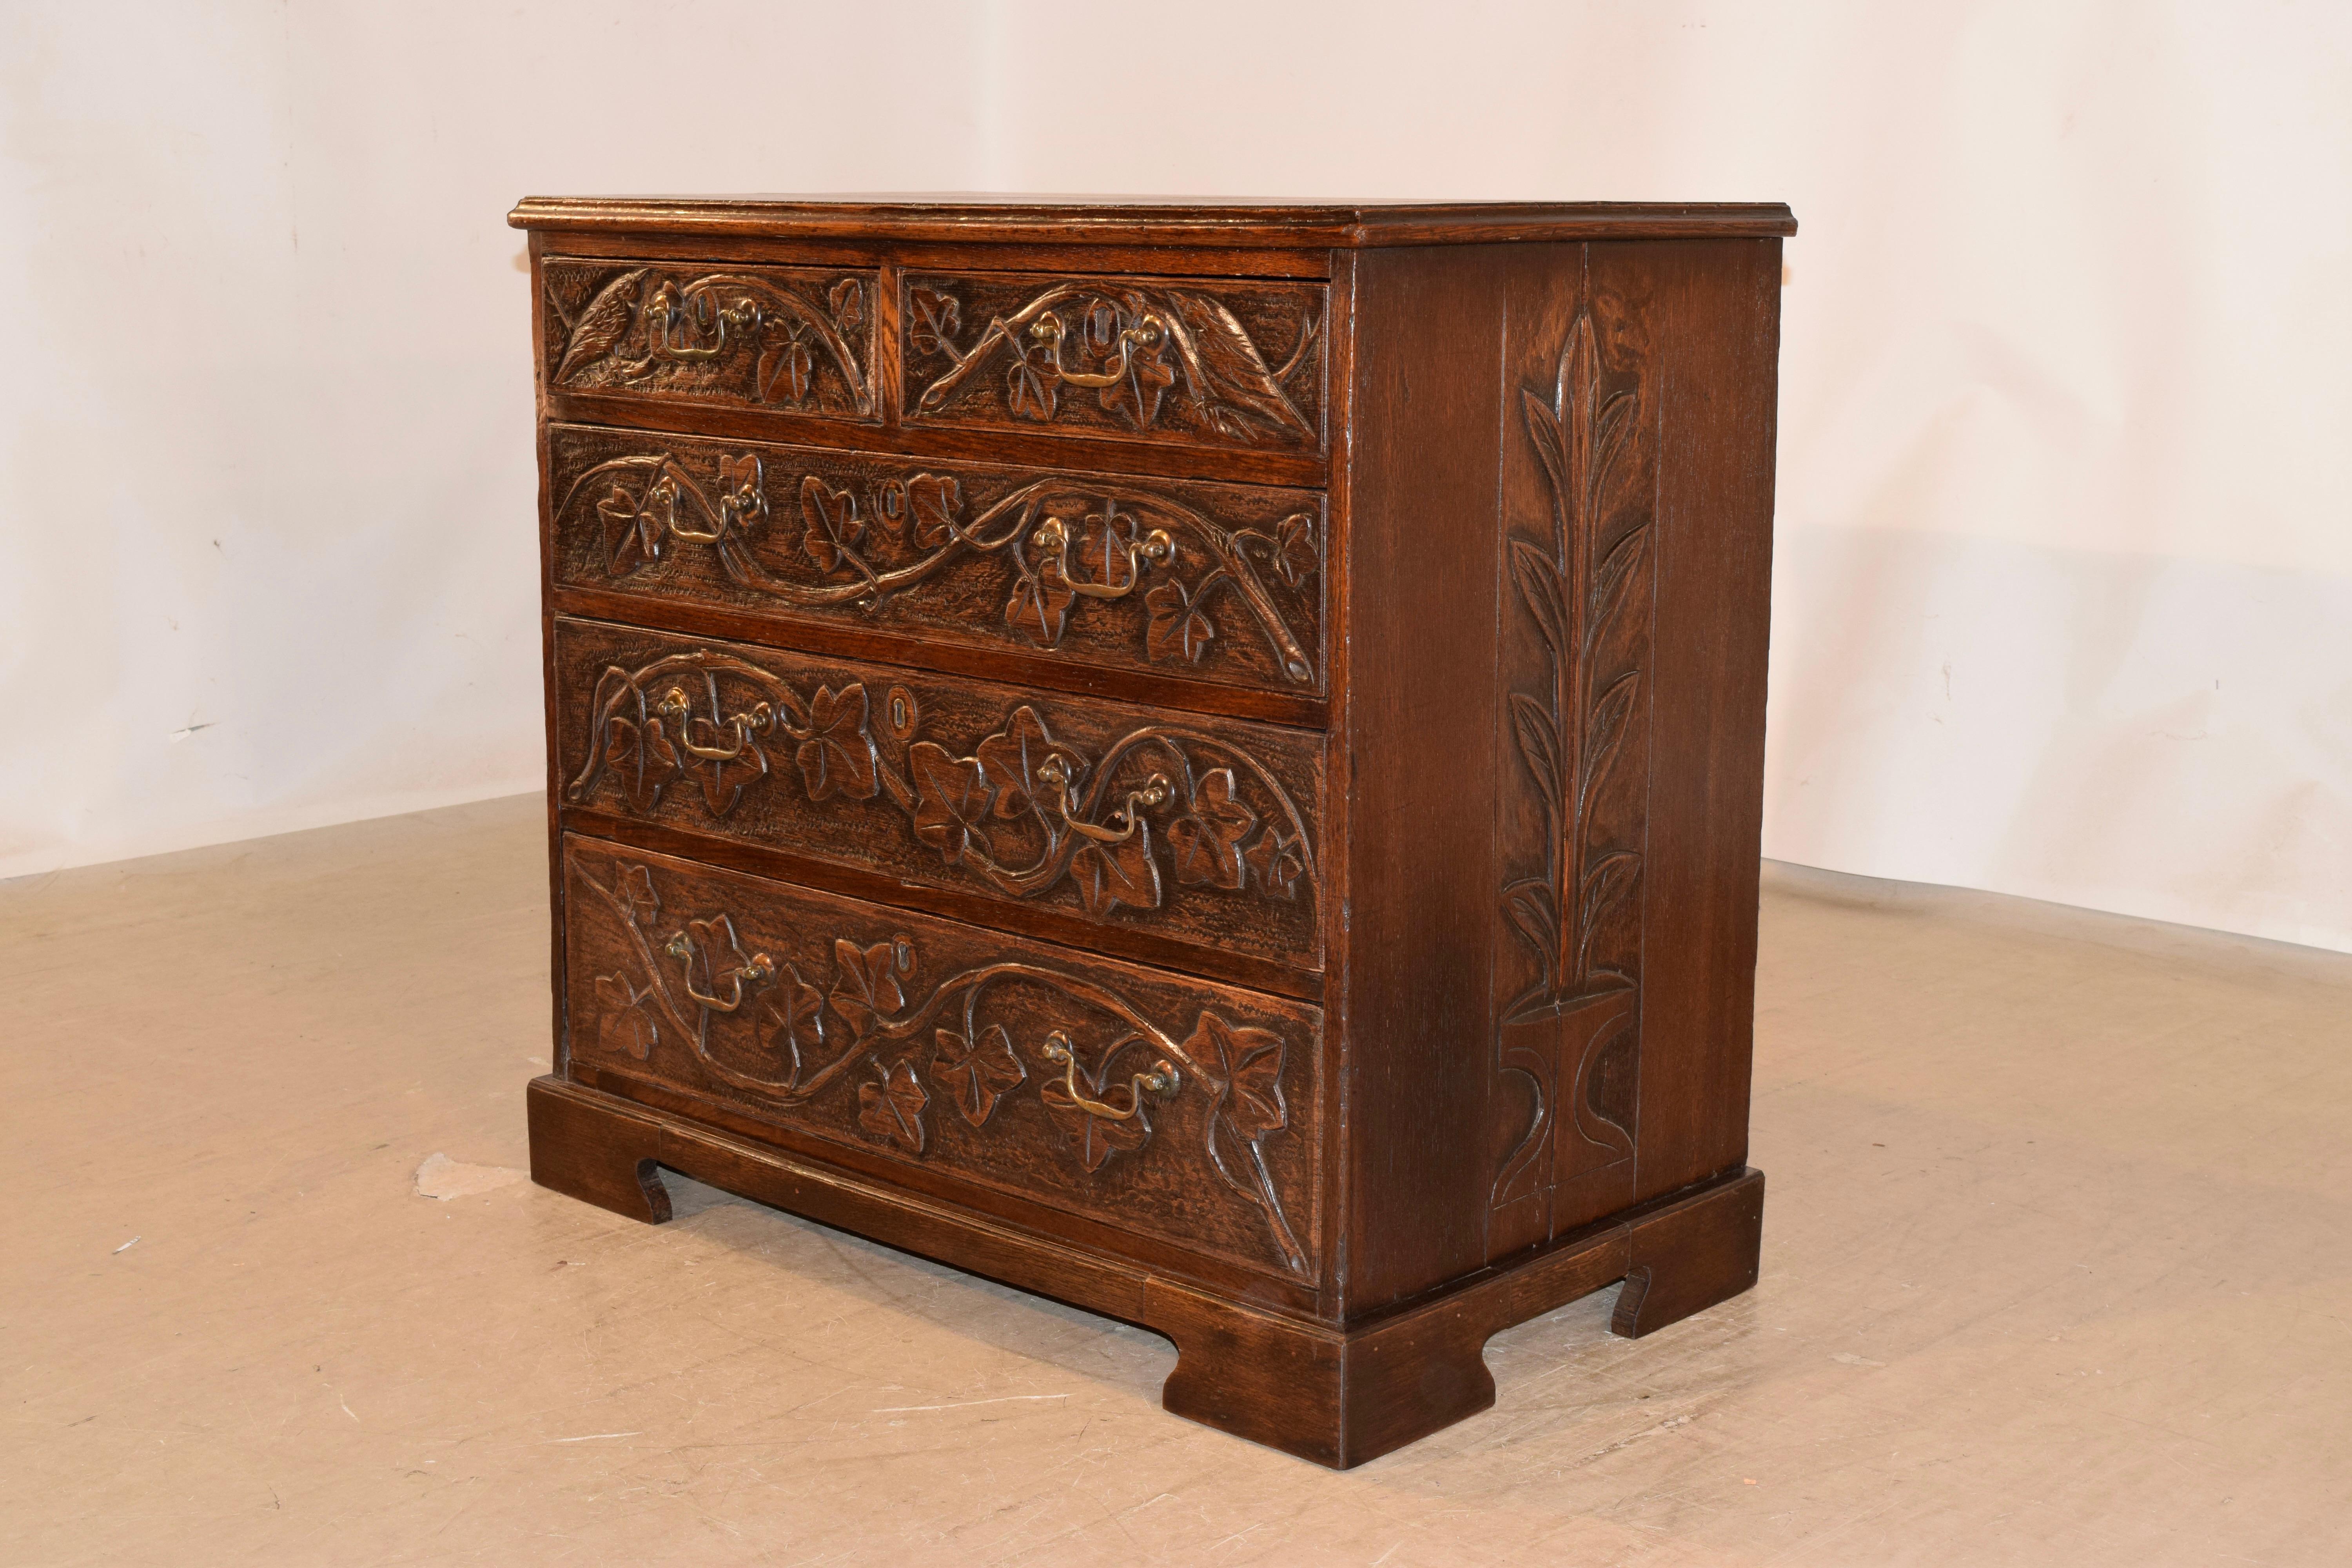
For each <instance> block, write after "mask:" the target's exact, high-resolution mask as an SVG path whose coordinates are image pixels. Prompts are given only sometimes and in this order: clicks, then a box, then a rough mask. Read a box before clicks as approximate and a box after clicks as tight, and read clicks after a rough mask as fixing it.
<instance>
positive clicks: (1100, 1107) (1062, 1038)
mask: <svg viewBox="0 0 2352 1568" xmlns="http://www.w3.org/2000/svg"><path fill="white" fill-rule="evenodd" d="M1044 1049H1045V1059H1046V1060H1047V1061H1049V1062H1058V1063H1060V1064H1061V1068H1062V1089H1063V1091H1064V1092H1065V1093H1066V1094H1067V1095H1068V1096H1069V1097H1070V1101H1071V1103H1072V1104H1074V1105H1076V1107H1077V1108H1078V1109H1079V1110H1083V1111H1085V1112H1086V1113H1087V1115H1089V1116H1099V1117H1101V1118H1102V1119H1103V1120H1104V1121H1133V1120H1135V1118H1136V1117H1138V1116H1139V1115H1141V1114H1142V1113H1143V1100H1144V1097H1145V1096H1146V1095H1151V1096H1155V1097H1156V1096H1162V1095H1170V1094H1173V1093H1175V1092H1176V1087H1177V1085H1179V1084H1181V1082H1183V1081H1184V1080H1183V1075H1182V1074H1181V1073H1179V1072H1178V1071H1177V1070H1176V1064H1175V1063H1174V1062H1171V1061H1170V1060H1169V1059H1168V1058H1165V1057H1162V1058H1160V1060H1158V1061H1156V1062H1154V1063H1152V1064H1151V1070H1150V1072H1139V1073H1137V1074H1135V1075H1134V1076H1133V1077H1132V1078H1130V1079H1128V1089H1127V1109H1126V1110H1120V1109H1119V1108H1118V1106H1116V1105H1110V1104H1107V1103H1105V1102H1104V1101H1102V1100H1089V1099H1087V1095H1086V1091H1085V1090H1083V1089H1080V1088H1078V1054H1077V1052H1076V1051H1074V1050H1072V1049H1071V1048H1070V1037H1069V1036H1067V1035H1066V1034H1064V1033H1062V1031H1061V1030H1059V1029H1056V1030H1055V1031H1054V1032H1053V1033H1052V1034H1050V1035H1048V1036H1046V1037H1045V1047H1044Z"/></svg>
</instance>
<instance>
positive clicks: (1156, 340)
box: [898, 272, 1329, 452]
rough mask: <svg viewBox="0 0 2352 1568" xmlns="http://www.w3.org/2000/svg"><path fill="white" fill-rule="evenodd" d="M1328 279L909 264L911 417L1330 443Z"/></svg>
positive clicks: (1238, 443)
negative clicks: (1326, 416) (912, 268)
mask: <svg viewBox="0 0 2352 1568" xmlns="http://www.w3.org/2000/svg"><path fill="white" fill-rule="evenodd" d="M1328 312H1329V297H1328V293H1327V292H1326V290H1325V289H1324V288H1323V286H1322V285H1321V284H1319V283H1302V282H1276V281H1257V282H1234V281H1226V280H1210V279H1188V278H1120V277H1057V276H1055V275H1053V274H1050V273H1029V272H956V273H920V272H916V273H908V274H906V275H904V277H903V278H902V279H901V281H900V285H899V300H898V342H899V355H900V363H901V364H902V366H903V367H904V369H903V374H902V381H903V384H904V392H903V395H902V396H903V402H902V405H901V417H902V418H903V419H904V420H905V421H906V422H907V424H908V425H909V426H927V425H928V426H954V427H964V428H992V429H1025V430H1038V429H1051V430H1061V431H1066V432H1069V433H1072V434H1078V435H1092V436H1108V437H1126V438H1128V439H1144V440H1152V441H1170V442H1181V443H1187V444H1191V445H1195V446H1203V447H1223V448H1227V449H1233V448H1255V449H1257V450H1264V451H1278V452H1319V451H1321V450H1322V449H1323V407H1324V378H1325V370H1324V361H1325V352H1324V350H1325V342H1326V341H1327V338H1328V332H1327V330H1326V329H1327V327H1328Z"/></svg>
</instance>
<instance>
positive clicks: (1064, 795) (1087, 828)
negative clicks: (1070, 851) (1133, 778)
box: [1037, 755, 1169, 844]
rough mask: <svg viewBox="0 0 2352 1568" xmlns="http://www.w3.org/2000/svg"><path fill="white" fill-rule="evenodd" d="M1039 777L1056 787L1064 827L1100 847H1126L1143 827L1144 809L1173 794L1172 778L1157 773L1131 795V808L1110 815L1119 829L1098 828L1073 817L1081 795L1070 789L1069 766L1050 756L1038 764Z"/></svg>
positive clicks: (1056, 810)
mask: <svg viewBox="0 0 2352 1568" xmlns="http://www.w3.org/2000/svg"><path fill="white" fill-rule="evenodd" d="M1037 776H1038V777H1039V778H1041V779H1044V780H1045V782H1046V783H1047V784H1052V785H1053V786H1054V813H1055V816H1059V817H1060V818H1061V819H1062V826H1065V827H1066V828H1068V829H1069V830H1070V831H1071V832H1073V833H1075V834H1076V835H1077V836H1078V837H1081V838H1091V839H1093V840H1094V841H1095V842H1096V843H1097V844H1122V843H1125V842H1126V841H1127V840H1128V839H1129V838H1132V837H1135V830H1136V829H1137V828H1139V827H1140V826H1143V808H1144V807H1145V806H1147V805H1160V804H1162V803H1163V802H1165V801H1166V800H1167V798H1168V793H1169V784H1168V775H1167V774H1166V773H1153V774H1152V775H1151V776H1150V778H1148V779H1145V780H1144V781H1143V787H1142V788H1141V789H1136V790H1129V791H1128V792H1127V804H1126V805H1122V806H1120V807H1119V808H1118V810H1117V811H1114V812H1112V813H1111V814H1110V820H1111V821H1113V822H1116V823H1118V825H1119V826H1117V827H1109V826H1097V825H1095V824H1094V823H1091V822H1088V821H1087V820H1085V819H1084V818H1083V817H1079V816H1074V815H1073V814H1072V813H1071V810H1070V807H1071V805H1073V804H1075V802H1076V796H1077V791H1076V790H1074V789H1072V788H1071V787H1070V768H1069V764H1068V763H1065V762H1064V761H1063V760H1062V759H1061V758H1060V757H1059V756H1058V755H1055V756H1048V757H1047V758H1046V759H1045V761H1044V762H1042V763H1038V764H1037Z"/></svg>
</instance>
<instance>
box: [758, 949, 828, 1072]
mask: <svg viewBox="0 0 2352 1568" xmlns="http://www.w3.org/2000/svg"><path fill="white" fill-rule="evenodd" d="M784 976H785V978H784V983H783V984H781V985H777V986H774V987H772V988H771V989H770V990H768V991H766V992H765V993H763V994H761V997H760V1005H759V1006H758V1008H757V1009H756V1010H754V1012H753V1013H752V1015H751V1020H752V1029H753V1032H754V1037H755V1038H757V1039H758V1040H759V1042H760V1044H761V1047H762V1048H764V1049H765V1050H767V1051H768V1053H769V1054H770V1055H772V1056H773V1057H775V1058H777V1059H778V1060H780V1061H782V1063H783V1065H784V1082H785V1084H786V1085H787V1086H788V1087H795V1088H796V1087H798V1085H799V1083H800V1081H801V1073H802V1072H803V1070H804V1069H805V1068H806V1066H807V1064H808V1061H809V1059H810V1058H812V1057H814V1055H815V1054H816V1053H817V1052H818V1051H819V1050H821V1049H823V1048H824V995H823V994H822V993H820V992H819V991H818V990H817V988H816V987H815V986H814V985H812V984H809V983H808V982H807V981H805V980H803V979H802V978H801V972H800V971H799V970H798V969H795V968H793V966H792V965H790V964H786V965H785V966H784Z"/></svg>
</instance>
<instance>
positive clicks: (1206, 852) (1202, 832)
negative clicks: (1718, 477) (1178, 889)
mask: <svg viewBox="0 0 2352 1568" xmlns="http://www.w3.org/2000/svg"><path fill="white" fill-rule="evenodd" d="M1255 826H1257V813H1256V812H1255V811H1252V810H1251V809H1250V808H1249V805H1248V803H1247V802H1246V801H1243V800H1239V799H1236V798H1235V797H1234V770H1233V769H1231V768H1216V769H1213V770H1212V771H1211V772H1209V773H1204V774H1202V777H1201V784H1200V787H1199V788H1198V789H1197V790H1196V791H1194V793H1193V796H1192V810H1191V811H1190V812H1189V813H1187V814H1186V815H1184V816H1180V817H1178V818H1177V819H1176V820H1175V821H1174V822H1171V823H1170V824H1169V825H1168V847H1169V849H1170V850H1171V852H1172V853H1173V855H1174V856H1175V859H1176V880H1177V882H1178V883H1179V884H1180V885H1184V886H1200V885H1203V884H1206V885H1208V886H1212V887H1218V888H1238V887H1240V886H1241V885H1242V884H1243V883H1244V881H1246V880H1247V879H1248V878H1249V867H1248V865H1247V863H1246V862H1244V860H1243V858H1242V840H1243V839H1244V838H1247V837H1249V836H1250V831H1251V829H1253V828H1255Z"/></svg>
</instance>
